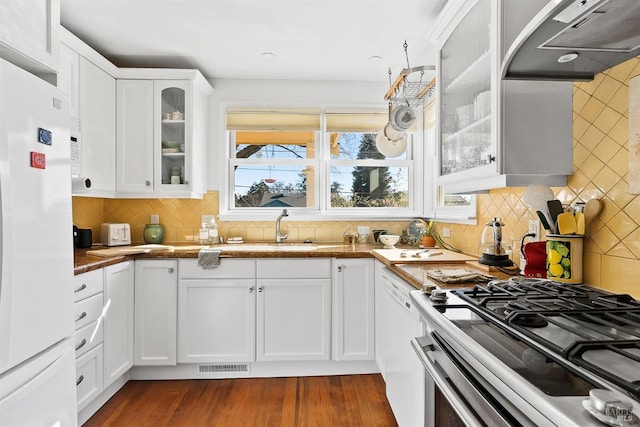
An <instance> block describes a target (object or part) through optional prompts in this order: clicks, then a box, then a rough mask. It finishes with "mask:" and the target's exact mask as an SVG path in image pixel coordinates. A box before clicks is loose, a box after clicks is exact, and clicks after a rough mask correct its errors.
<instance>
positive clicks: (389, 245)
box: [378, 234, 400, 249]
mask: <svg viewBox="0 0 640 427" xmlns="http://www.w3.org/2000/svg"><path fill="white" fill-rule="evenodd" d="M378 240H380V243H382V244H383V245H384V248H385V249H393V248H394V246H393V245H395V244H396V243H398V240H400V236H398V235H395V234H381V235H380V236H378Z"/></svg>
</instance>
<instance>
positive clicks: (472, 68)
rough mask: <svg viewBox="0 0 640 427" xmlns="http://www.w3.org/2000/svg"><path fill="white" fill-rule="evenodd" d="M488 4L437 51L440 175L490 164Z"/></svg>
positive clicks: (481, 5) (473, 13) (471, 14)
mask: <svg viewBox="0 0 640 427" xmlns="http://www.w3.org/2000/svg"><path fill="white" fill-rule="evenodd" d="M490 28H492V27H491V3H490V2H488V1H483V0H480V1H478V2H476V3H475V5H474V6H473V7H472V8H471V9H470V10H469V12H468V13H467V14H466V15H465V17H464V18H463V19H462V20H461V21H460V23H459V24H458V25H457V26H456V28H455V30H454V31H453V32H452V34H451V36H450V37H449V38H448V39H447V40H446V41H445V42H444V44H443V45H442V47H441V49H440V58H439V61H440V67H439V70H440V74H441V75H440V102H441V109H440V135H441V148H440V175H441V176H445V175H450V174H453V173H456V172H462V171H466V170H469V169H474V168H477V167H480V166H484V165H488V164H489V163H491V162H493V161H494V160H495V157H494V156H495V154H496V151H495V143H494V142H493V138H492V132H491V126H492V113H493V111H492V105H491V103H492V102H491V99H492V96H491V91H492V78H491V66H492V59H491V58H492V54H491V40H490V37H491V33H492V31H489V29H490Z"/></svg>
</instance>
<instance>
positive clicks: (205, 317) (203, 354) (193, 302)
mask: <svg viewBox="0 0 640 427" xmlns="http://www.w3.org/2000/svg"><path fill="white" fill-rule="evenodd" d="M255 282H256V281H255V279H183V280H181V281H180V289H179V296H178V301H179V308H178V312H179V313H180V317H179V319H178V325H179V328H178V329H179V334H178V343H179V345H178V347H179V349H180V351H179V354H178V361H179V362H181V363H186V362H194V363H199V362H226V361H231V360H232V361H236V362H251V361H254V360H255V330H256V327H255V321H256V308H255V307H256V297H255V295H256V292H255Z"/></svg>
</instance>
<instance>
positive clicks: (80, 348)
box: [73, 321, 102, 357]
mask: <svg viewBox="0 0 640 427" xmlns="http://www.w3.org/2000/svg"><path fill="white" fill-rule="evenodd" d="M96 327H97V328H98V331H97V332H96V333H95V335H94V334H93V331H95V329H96ZM92 335H93V340H92V339H91V336H92ZM73 338H74V340H75V342H76V357H80V356H82V355H83V354H85V353H86V352H87V351H89V350H91V349H92V348H94V347H95V346H97V345H98V344H100V343H101V342H102V322H100V324H99V325H98V321H94V322H91V323H89V324H88V325H87V326H85V327H83V328H80V329H78V330H77V331H76V333H75V334H74V335H73Z"/></svg>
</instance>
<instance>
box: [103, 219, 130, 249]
mask: <svg viewBox="0 0 640 427" xmlns="http://www.w3.org/2000/svg"><path fill="white" fill-rule="evenodd" d="M100 236H101V238H102V244H103V245H105V246H122V245H130V244H131V227H130V226H129V224H126V223H122V222H104V223H102V228H101V233H100Z"/></svg>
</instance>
